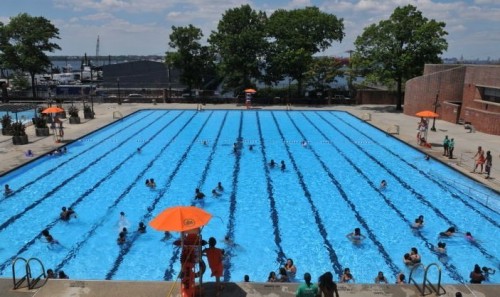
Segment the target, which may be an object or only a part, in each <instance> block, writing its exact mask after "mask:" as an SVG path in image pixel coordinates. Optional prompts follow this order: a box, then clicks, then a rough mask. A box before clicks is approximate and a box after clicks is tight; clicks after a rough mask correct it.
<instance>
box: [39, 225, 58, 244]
mask: <svg viewBox="0 0 500 297" xmlns="http://www.w3.org/2000/svg"><path fill="white" fill-rule="evenodd" d="M42 235H43V237H44V238H45V240H46V241H47V243H49V244H51V245H53V244H59V241H57V240H56V239H54V237H52V235H50V233H49V230H47V229H45V230H43V231H42Z"/></svg>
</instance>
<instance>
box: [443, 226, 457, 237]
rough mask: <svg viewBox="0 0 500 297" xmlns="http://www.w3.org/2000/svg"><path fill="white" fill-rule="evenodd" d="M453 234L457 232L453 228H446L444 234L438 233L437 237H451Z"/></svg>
mask: <svg viewBox="0 0 500 297" xmlns="http://www.w3.org/2000/svg"><path fill="white" fill-rule="evenodd" d="M455 232H457V230H456V229H455V227H450V228H448V230H446V231H444V232H440V233H439V236H441V237H451V236H453V234H455Z"/></svg>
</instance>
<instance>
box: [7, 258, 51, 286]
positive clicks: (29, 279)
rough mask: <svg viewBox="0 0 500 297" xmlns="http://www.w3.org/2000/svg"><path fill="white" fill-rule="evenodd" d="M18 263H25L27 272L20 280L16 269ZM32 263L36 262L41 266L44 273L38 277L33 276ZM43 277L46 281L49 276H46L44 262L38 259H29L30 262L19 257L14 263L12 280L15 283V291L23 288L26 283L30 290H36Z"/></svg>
mask: <svg viewBox="0 0 500 297" xmlns="http://www.w3.org/2000/svg"><path fill="white" fill-rule="evenodd" d="M18 261H22V262H24V267H25V271H26V274H25V275H24V276H23V277H21V278H19V279H17V278H16V269H15V268H16V263H17V262H18ZM31 262H36V263H38V264H40V266H41V267H42V273H41V274H40V275H38V276H37V277H33V276H32V271H31V265H30V263H31ZM42 277H43V278H44V279H46V278H47V275H46V274H45V267H44V266H43V263H42V261H40V260H39V259H38V258H29V259H28V260H26V259H25V258H22V257H19V258H16V259H15V260H14V262H12V280H13V282H14V290H17V289H19V288H21V287H22V286H23V284H24V283H25V282H26V284H27V287H28V289H29V290H31V289H33V288H35V286H36V285H37V284H38V282H39V281H40V280H41V279H42Z"/></svg>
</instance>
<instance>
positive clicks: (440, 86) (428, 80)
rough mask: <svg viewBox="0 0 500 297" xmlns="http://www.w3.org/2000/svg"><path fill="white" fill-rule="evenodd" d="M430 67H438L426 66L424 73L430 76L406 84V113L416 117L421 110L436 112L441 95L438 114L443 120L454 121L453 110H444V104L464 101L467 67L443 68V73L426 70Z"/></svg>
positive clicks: (411, 80) (420, 77) (434, 66)
mask: <svg viewBox="0 0 500 297" xmlns="http://www.w3.org/2000/svg"><path fill="white" fill-rule="evenodd" d="M428 66H429V67H431V68H434V69H435V68H436V65H425V68H424V73H430V74H428V75H423V76H418V77H415V78H413V79H410V80H409V81H407V82H406V86H405V106H404V113H405V114H407V115H414V114H416V113H417V112H419V111H421V110H432V111H434V102H435V101H436V96H437V95H438V93H439V96H438V106H439V107H438V108H437V113H438V114H439V115H440V118H442V119H445V120H448V119H452V118H454V117H456V115H455V114H454V113H453V110H451V113H450V109H448V108H444V107H445V105H444V102H446V101H451V102H457V101H458V102H460V101H462V93H463V81H464V77H465V69H466V67H464V66H456V65H454V67H453V68H450V67H443V69H445V70H444V71H441V72H432V71H428V70H426V69H427V67H428ZM453 122H454V121H453Z"/></svg>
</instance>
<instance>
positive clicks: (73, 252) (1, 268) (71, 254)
mask: <svg viewBox="0 0 500 297" xmlns="http://www.w3.org/2000/svg"><path fill="white" fill-rule="evenodd" d="M181 114H182V113H180V114H178V115H177V116H175V117H174V119H172V120H171V121H170V122H168V123H167V124H166V125H164V126H163V127H162V128H160V129H159V130H158V132H157V133H156V134H154V135H153V136H152V137H151V138H150V140H152V139H153V138H154V137H156V136H157V135H159V134H160V133H161V132H162V130H164V129H165V128H167V127H168V126H169V125H170V124H172V123H173V122H174V121H175V120H176V119H178V118H179V117H180V116H181ZM145 145H146V144H143V145H142V146H141V148H142V147H143V146H145ZM136 153H137V151H134V152H133V153H132V154H131V155H129V156H128V157H127V158H126V159H124V160H123V161H122V162H120V164H118V165H117V166H116V167H114V168H113V169H112V170H111V172H110V173H108V174H107V175H106V177H104V178H103V179H101V180H100V181H99V182H98V183H96V184H95V185H94V186H93V187H92V188H90V189H89V190H87V191H86V192H85V193H84V194H83V195H82V196H80V197H79V198H78V199H77V200H76V201H74V202H73V203H72V204H71V205H70V206H69V207H71V208H74V207H76V206H77V205H78V204H79V203H80V202H82V201H83V199H84V198H85V197H87V196H88V195H89V194H90V193H92V192H93V191H94V190H95V189H97V188H98V187H99V186H100V185H101V184H102V183H103V182H104V181H106V180H107V179H109V178H110V177H111V176H112V173H113V172H116V170H118V169H119V168H120V167H121V166H123V165H124V164H125V162H127V161H128V160H129V159H130V158H132V157H133V156H134V155H135V154H136ZM145 170H146V169H145ZM145 170H144V171H143V172H142V173H141V174H140V175H139V176H138V177H137V178H136V182H137V181H138V180H139V179H141V178H142V176H143V175H144V174H145ZM133 185H134V184H132V185H130V186H129V187H128V188H127V190H126V191H125V192H123V193H122V195H121V196H119V197H118V198H117V199H116V200H115V202H114V203H113V204H112V205H111V206H110V207H108V211H111V210H112V209H113V208H114V207H115V206H116V205H117V204H118V202H120V201H121V199H122V198H123V197H125V195H126V194H127V193H128V192H129V191H130V189H131V188H132V186H133ZM107 218H108V217H107V216H104V217H103V219H102V220H101V221H100V222H99V223H97V224H94V226H93V227H92V228H91V229H90V231H89V232H87V234H86V236H84V237H83V240H82V241H80V242H79V243H77V245H76V247H74V248H72V249H71V250H70V251H69V252H68V254H67V256H66V257H65V259H64V260H63V263H62V264H59V265H58V268H57V269H56V270H58V269H60V268H61V267H62V266H63V265H65V263H66V262H67V261H69V260H70V259H71V258H74V256H75V255H76V252H77V251H78V250H79V249H80V247H81V246H82V245H83V244H84V243H85V242H86V241H87V240H88V239H89V238H90V237H91V236H92V235H93V234H94V232H95V229H97V227H99V226H100V225H101V224H102V223H103V222H104V221H105V220H106V219H107ZM59 222H61V220H60V219H59V218H58V219H56V220H54V221H53V222H51V223H50V224H48V225H47V226H45V228H43V229H47V230H51V229H52V228H53V227H54V226H55V225H56V224H57V223H59ZM41 237H42V235H41V234H38V235H37V236H35V237H34V238H33V239H31V240H30V241H28V242H27V243H26V244H24V246H22V247H21V249H19V251H18V252H17V253H16V255H15V256H13V257H11V258H10V259H8V260H7V261H5V262H4V263H2V264H1V265H0V271H1V272H2V273H3V271H4V270H5V268H6V267H7V266H8V265H10V264H11V263H12V261H13V260H14V259H15V258H16V257H18V256H19V255H21V254H22V253H24V252H25V251H27V250H28V249H29V248H30V247H31V246H32V245H33V244H34V243H35V242H36V240H37V239H39V238H41Z"/></svg>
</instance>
